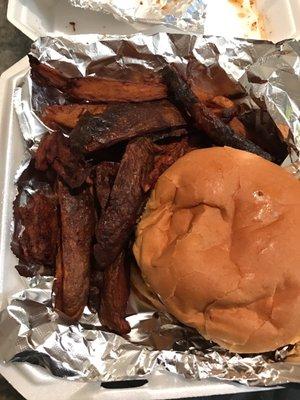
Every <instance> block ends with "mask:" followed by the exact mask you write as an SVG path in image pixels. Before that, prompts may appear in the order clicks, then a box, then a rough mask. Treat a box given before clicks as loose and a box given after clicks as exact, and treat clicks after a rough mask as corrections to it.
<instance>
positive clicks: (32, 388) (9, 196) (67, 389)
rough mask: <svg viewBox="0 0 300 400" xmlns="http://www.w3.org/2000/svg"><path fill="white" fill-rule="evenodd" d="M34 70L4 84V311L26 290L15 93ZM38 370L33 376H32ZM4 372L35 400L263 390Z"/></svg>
mask: <svg viewBox="0 0 300 400" xmlns="http://www.w3.org/2000/svg"><path fill="white" fill-rule="evenodd" d="M28 69H29V65H28V61H27V58H26V57H24V58H23V59H22V60H20V61H19V62H18V63H16V64H15V65H14V66H12V67H11V68H10V69H8V70H7V71H6V72H4V73H3V74H2V76H1V79H0V93H1V98H2V102H1V103H0V149H1V158H0V309H2V308H3V307H4V306H5V305H6V298H7V296H8V295H9V294H12V293H15V292H16V291H18V290H21V289H22V288H23V285H24V281H23V280H22V279H21V278H20V277H19V275H18V273H17V271H16V270H15V268H14V265H16V262H17V259H16V257H15V256H14V255H13V254H12V252H11V250H10V240H11V221H12V202H13V200H14V197H15V194H16V189H15V187H14V183H13V182H14V176H15V173H16V170H17V168H18V166H19V165H20V163H21V161H22V160H23V158H24V150H25V147H24V142H23V138H22V135H21V132H20V127H19V124H18V120H17V116H16V114H15V112H14V109H13V92H14V88H15V87H16V85H17V84H18V82H20V81H21V79H22V77H23V76H24V73H25V72H26V71H27V70H28ZM33 371H34V373H33ZM0 373H1V374H2V375H3V376H4V377H5V378H6V379H7V380H8V381H9V382H10V383H11V384H12V385H13V386H14V387H15V388H16V389H17V390H18V391H19V392H20V393H21V394H22V395H23V396H24V397H25V398H26V399H30V400H35V399H41V398H42V399H43V400H53V399H54V398H59V399H60V400H77V399H78V400H80V399H82V398H86V399H96V398H99V396H100V395H101V399H102V400H114V399H116V400H117V399H120V397H121V396H122V398H123V400H127V399H128V400H146V399H147V400H149V399H171V398H174V399H175V398H181V397H194V396H209V395H217V394H229V393H241V392H248V391H255V390H259V389H258V388H256V389H255V388H247V387H245V386H242V385H238V384H234V383H225V382H221V381H217V380H203V381H200V382H196V381H190V380H185V379H183V378H181V377H179V376H176V375H172V374H168V373H164V374H163V373H156V374H154V375H153V376H151V377H150V379H149V382H148V383H147V384H146V385H145V386H143V387H139V388H130V389H128V388H127V389H104V388H103V387H101V385H100V383H97V382H95V383H82V382H71V381H67V380H63V379H58V378H54V377H52V376H51V375H50V374H49V373H48V372H47V371H45V370H44V369H42V368H40V367H36V366H32V365H28V364H13V365H11V364H8V365H3V364H1V363H0Z"/></svg>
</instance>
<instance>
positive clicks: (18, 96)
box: [0, 33, 300, 386]
mask: <svg viewBox="0 0 300 400" xmlns="http://www.w3.org/2000/svg"><path fill="white" fill-rule="evenodd" d="M31 55H32V56H34V57H36V58H38V59H39V60H40V61H42V62H44V63H47V64H48V65H51V66H55V67H56V68H58V69H60V70H61V71H62V72H63V73H64V74H66V75H68V76H85V75H88V74H90V75H103V74H105V75H106V76H107V75H109V76H116V77H119V78H120V77H121V76H122V73H123V72H124V71H126V70H127V69H129V70H139V71H140V70H141V69H147V70H149V71H153V72H159V71H160V70H161V69H162V68H163V67H164V66H165V65H166V64H169V63H174V64H176V65H177V67H178V68H179V69H180V70H181V72H182V73H183V74H185V73H186V71H187V68H188V65H189V63H190V62H193V63H194V64H195V63H196V65H197V64H199V63H201V64H203V65H205V66H206V67H208V68H211V69H212V70H213V71H214V73H216V74H218V73H219V72H222V73H224V72H225V78H224V79H229V80H230V81H231V82H232V83H234V85H236V88H238V90H239V91H240V96H241V100H240V101H241V103H242V104H243V106H244V107H245V108H248V109H258V108H262V109H265V110H267V112H268V113H269V115H270V116H271V118H272V119H273V121H274V123H275V124H276V125H277V127H278V129H279V130H280V132H281V133H282V135H283V137H284V138H285V139H286V141H287V142H288V143H289V145H290V150H291V151H290V156H289V159H287V160H286V162H285V166H287V167H288V168H289V170H290V171H291V172H292V173H294V174H295V175H296V176H297V175H298V173H299V152H300V119H299V117H300V94H299V82H300V67H299V66H300V63H299V59H300V43H299V42H296V41H286V42H284V43H281V44H277V45H274V44H271V43H268V42H251V41H246V40H227V39H223V38H216V37H203V36H190V35H171V34H166V33H160V34H156V35H149V36H148V35H143V34H136V35H133V36H131V37H116V36H112V37H104V36H97V35H90V36H87V35H82V36H77V37H76V36H75V37H74V36H72V37H64V38H51V37H46V38H41V39H39V40H38V41H37V42H35V43H34V44H33V46H32V50H31ZM14 96H15V98H14V101H15V108H16V112H17V114H18V118H19V122H20V126H21V130H22V133H23V136H24V139H25V141H26V143H27V148H28V149H29V150H30V151H34V150H35V148H36V145H37V143H38V142H39V140H40V137H41V136H42V135H43V133H44V132H45V131H47V127H46V126H45V125H43V124H42V123H41V121H40V120H39V117H38V114H39V112H40V110H41V109H42V108H43V107H44V105H45V104H49V103H55V102H56V103H57V102H59V103H61V104H63V103H64V102H66V101H67V99H65V98H64V96H63V95H62V93H60V92H59V91H58V90H54V89H43V90H40V88H37V87H35V85H34V84H33V82H32V81H31V79H30V75H29V73H27V74H26V76H24V79H23V80H22V82H20V84H19V85H18V87H17V88H16V91H15V95H14ZM291 161H294V164H293V166H292V167H291V166H289V164H291ZM21 170H23V169H21ZM19 175H20V174H19ZM8 267H9V268H12V266H8ZM52 283H53V278H51V277H41V276H38V277H35V278H32V279H29V280H28V281H26V284H25V285H24V290H22V291H21V292H19V293H17V294H15V295H13V296H12V297H11V299H10V300H9V305H8V307H7V308H6V309H4V310H3V311H2V313H1V314H0V358H1V359H2V360H4V361H6V362H9V361H13V362H24V361H27V362H31V363H34V364H37V363H38V364H40V365H42V366H44V367H45V368H47V369H48V370H49V371H50V372H51V373H52V374H53V375H55V376H59V377H67V378H69V379H83V380H88V381H89V380H93V381H95V380H96V381H107V380H121V379H134V378H138V377H141V376H147V375H149V374H151V373H152V372H153V371H155V370H160V371H169V372H172V373H175V374H179V375H183V376H184V377H186V378H189V379H204V378H211V377H213V378H219V379H225V380H230V381H238V382H241V383H244V384H248V385H260V386H272V385H276V384H282V383H286V382H300V363H298V362H299V354H300V353H299V352H300V350H299V346H294V347H293V346H289V347H285V348H283V349H279V350H278V351H276V352H273V353H268V354H263V355H254V356H253V355H252V356H251V355H247V356H241V355H238V354H232V353H230V352H228V351H226V350H224V349H221V348H219V347H217V346H216V345H214V344H213V343H210V342H207V341H205V340H204V339H203V338H201V336H200V335H199V334H198V333H197V332H196V331H194V330H192V329H190V328H187V327H185V326H182V325H181V324H179V323H178V322H177V321H175V320H174V319H173V318H172V317H171V316H169V315H164V314H159V313H157V312H147V313H145V312H139V310H138V309H135V311H133V309H134V307H133V304H131V305H132V307H131V310H130V311H129V316H128V321H129V323H130V325H131V327H132V331H131V333H130V334H129V335H128V336H127V337H126V338H122V337H120V336H118V335H115V334H112V333H109V332H106V331H105V330H104V329H103V328H102V327H101V324H100V322H99V320H98V318H97V317H96V316H95V315H93V314H91V313H90V312H89V310H88V309H86V310H85V312H84V315H83V317H82V319H81V320H80V322H79V323H78V324H76V325H71V326H69V325H66V324H65V323H64V322H63V321H62V320H61V319H60V318H59V316H58V315H57V314H56V313H55V312H54V311H53V309H52V299H51V287H52Z"/></svg>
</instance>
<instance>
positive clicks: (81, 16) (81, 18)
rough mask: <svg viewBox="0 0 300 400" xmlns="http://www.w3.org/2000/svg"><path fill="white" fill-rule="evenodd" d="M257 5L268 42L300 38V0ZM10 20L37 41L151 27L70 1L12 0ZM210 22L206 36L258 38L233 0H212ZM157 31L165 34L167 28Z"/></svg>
mask: <svg viewBox="0 0 300 400" xmlns="http://www.w3.org/2000/svg"><path fill="white" fill-rule="evenodd" d="M123 1H125V0H123ZM256 4H257V9H258V13H259V15H260V18H261V20H262V21H263V36H264V39H268V40H271V41H273V42H278V41H281V40H283V39H290V38H300V1H299V0H256ZM239 14H240V15H239ZM7 18H8V20H9V21H10V22H11V23H12V24H13V25H15V26H16V27H17V28H18V29H20V30H21V31H22V32H23V33H24V34H25V35H27V36H28V37H30V38H31V39H33V40H35V39H37V38H38V37H39V36H45V35H47V34H51V35H62V34H81V33H102V34H105V33H107V34H130V33H134V32H136V30H145V29H147V28H149V25H145V24H140V23H139V24H137V25H135V27H133V26H132V25H130V24H129V23H127V22H124V21H117V20H116V19H115V18H114V17H113V16H112V15H108V14H104V13H101V12H96V11H90V10H85V9H82V8H77V7H73V6H71V5H70V3H69V1H68V0H27V1H25V2H24V1H22V0H9V2H8V9H7ZM206 21H207V22H206V25H205V27H204V33H205V34H209V35H223V36H224V35H229V36H235V37H248V38H256V39H257V38H258V35H257V32H256V31H255V30H253V29H251V26H250V25H251V21H250V20H249V19H248V18H247V17H245V16H242V15H241V10H239V9H238V8H236V7H234V6H233V5H230V2H229V0H209V2H208V8H207V18H206ZM72 23H75V25H74V24H72ZM153 28H154V29H155V30H156V31H161V30H162V29H164V28H165V27H162V26H154V27H153ZM168 30H169V28H168Z"/></svg>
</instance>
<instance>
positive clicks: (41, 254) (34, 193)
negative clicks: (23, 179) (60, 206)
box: [11, 183, 59, 265]
mask: <svg viewBox="0 0 300 400" xmlns="http://www.w3.org/2000/svg"><path fill="white" fill-rule="evenodd" d="M13 208H14V221H15V225H14V234H13V240H12V243H11V248H12V251H13V252H14V254H15V255H16V256H17V257H18V258H19V259H20V260H22V261H23V262H25V263H28V264H40V265H52V264H54V262H55V257H56V252H57V242H58V234H59V226H58V215H57V198H56V196H55V194H54V193H53V191H52V189H51V187H50V185H49V184H47V183H43V184H42V185H40V188H39V189H38V190H34V189H33V188H32V187H31V186H30V185H29V186H27V187H24V188H22V189H21V190H20V192H19V194H18V196H17V197H16V199H15V201H14V206H13Z"/></svg>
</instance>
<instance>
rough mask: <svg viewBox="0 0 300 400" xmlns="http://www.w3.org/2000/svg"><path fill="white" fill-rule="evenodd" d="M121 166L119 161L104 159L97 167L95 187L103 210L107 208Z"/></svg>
mask: <svg viewBox="0 0 300 400" xmlns="http://www.w3.org/2000/svg"><path fill="white" fill-rule="evenodd" d="M119 167H120V164H119V163H116V162H109V161H103V162H102V163H100V164H98V165H97V166H96V167H95V178H94V187H95V193H96V195H97V200H98V204H99V206H100V209H101V211H102V212H103V211H105V210H106V207H107V204H108V200H109V197H110V192H111V189H112V187H113V184H114V181H115V178H116V176H117V173H118V169H119Z"/></svg>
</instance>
